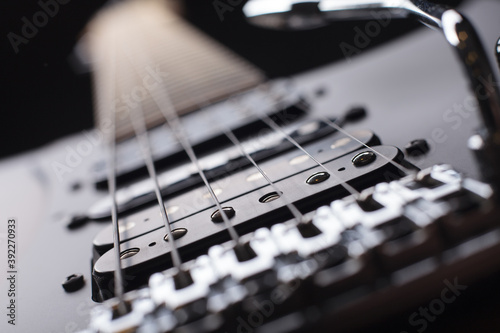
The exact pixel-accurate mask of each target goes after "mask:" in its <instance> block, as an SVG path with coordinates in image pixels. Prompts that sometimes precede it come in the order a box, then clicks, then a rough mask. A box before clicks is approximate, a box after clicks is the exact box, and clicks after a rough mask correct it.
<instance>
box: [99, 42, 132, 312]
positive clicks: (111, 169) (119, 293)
mask: <svg viewBox="0 0 500 333" xmlns="http://www.w3.org/2000/svg"><path fill="white" fill-rule="evenodd" d="M111 49H112V52H111V53H109V54H110V58H111V59H110V60H111V61H110V72H111V74H110V75H109V76H108V78H109V79H110V81H111V82H109V84H107V85H106V86H107V87H109V91H108V93H109V96H113V95H114V94H115V78H116V66H115V58H116V57H115V52H116V50H115V49H114V48H113V47H112V48H111ZM97 95H98V94H97ZM109 96H108V97H109ZM110 102H111V103H110V105H109V107H110V111H111V129H110V134H109V137H108V150H109V153H108V158H109V160H108V168H107V181H108V187H109V195H110V197H111V222H112V225H113V247H114V257H115V266H116V267H115V272H114V278H115V286H114V287H115V288H114V289H115V296H116V297H117V299H118V306H117V310H118V313H119V314H120V315H124V314H125V313H127V307H126V305H125V301H124V299H123V290H124V284H125V281H124V279H123V268H122V264H121V252H120V229H119V226H118V204H117V202H116V113H115V112H116V110H115V109H116V108H115V103H113V102H112V99H110Z"/></svg>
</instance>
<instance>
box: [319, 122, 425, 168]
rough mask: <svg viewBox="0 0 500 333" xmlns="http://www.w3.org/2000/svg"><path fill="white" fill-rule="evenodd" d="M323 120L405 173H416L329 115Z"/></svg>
mask: <svg viewBox="0 0 500 333" xmlns="http://www.w3.org/2000/svg"><path fill="white" fill-rule="evenodd" d="M320 119H321V121H322V122H324V123H325V124H326V125H328V126H330V127H332V128H334V129H335V130H337V131H339V132H340V133H342V134H344V135H345V136H347V137H348V138H350V139H351V140H354V141H356V142H358V143H359V144H361V145H363V146H364V147H366V148H367V149H369V150H370V151H372V152H373V153H375V154H377V155H378V156H380V157H382V158H383V159H384V160H386V161H387V162H388V163H390V164H392V165H393V166H395V167H396V168H398V169H399V170H401V171H403V172H404V173H408V174H410V175H412V174H416V172H415V170H412V169H407V168H405V167H403V166H402V165H401V164H399V163H397V162H395V161H393V160H391V159H390V158H388V157H387V156H385V155H384V154H382V153H380V152H379V151H377V150H376V149H374V148H373V147H370V146H368V145H367V144H366V143H364V142H362V141H361V140H359V139H358V138H356V137H354V136H353V135H352V134H350V133H349V132H347V131H346V130H344V129H343V128H342V127H340V126H339V125H338V124H336V123H335V122H333V121H331V120H330V119H328V118H327V117H320Z"/></svg>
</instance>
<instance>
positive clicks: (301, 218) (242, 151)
mask: <svg viewBox="0 0 500 333" xmlns="http://www.w3.org/2000/svg"><path fill="white" fill-rule="evenodd" d="M196 104H197V105H198V107H199V108H200V109H202V108H203V107H204V106H207V105H210V104H211V103H210V102H209V101H206V100H203V104H200V103H199V102H198V101H196ZM207 117H208V113H206V114H205V119H206V118H207ZM207 122H208V121H207ZM216 126H218V127H219V129H220V130H221V131H222V132H223V133H224V135H226V137H227V138H228V139H229V140H230V141H231V142H232V143H233V145H234V146H235V147H237V148H238V150H239V151H240V154H241V156H243V157H245V158H246V159H247V160H248V161H249V162H250V163H252V165H253V166H254V167H255V168H256V169H257V170H258V171H259V173H260V174H261V175H262V177H264V179H265V180H266V181H267V183H268V184H269V186H271V187H272V188H273V190H274V191H275V192H276V193H278V194H279V193H283V192H282V191H280V189H279V188H278V186H277V185H276V184H275V183H274V182H273V181H272V180H271V179H270V178H269V176H268V175H267V174H266V172H265V171H264V170H263V169H262V168H261V167H260V166H259V165H258V163H257V162H256V161H255V159H254V158H253V157H252V156H251V155H250V154H249V153H248V152H247V151H246V150H245V148H244V147H243V144H242V142H241V141H240V140H239V139H238V138H237V137H236V135H235V134H234V132H233V131H232V130H231V129H230V128H229V127H228V126H227V125H225V124H223V123H222V122H218V123H217V125H216ZM280 197H281V198H282V199H283V201H284V203H285V205H286V206H287V208H288V209H289V210H290V212H291V213H292V215H293V217H294V219H295V220H296V222H297V224H300V223H303V222H304V221H305V218H304V215H303V214H302V213H301V212H300V210H299V209H298V208H297V207H296V206H295V205H294V204H293V203H292V202H291V201H289V200H288V198H287V197H286V194H284V195H281V196H280Z"/></svg>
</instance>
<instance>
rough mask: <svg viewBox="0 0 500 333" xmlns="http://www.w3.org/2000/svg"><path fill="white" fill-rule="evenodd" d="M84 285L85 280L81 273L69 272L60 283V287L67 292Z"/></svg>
mask: <svg viewBox="0 0 500 333" xmlns="http://www.w3.org/2000/svg"><path fill="white" fill-rule="evenodd" d="M84 285H85V280H84V278H83V275H82V274H71V275H70V276H68V277H67V278H66V280H64V282H63V283H62V287H63V288H64V290H65V291H66V292H68V293H72V292H74V291H77V290H80V289H82V287H83V286H84Z"/></svg>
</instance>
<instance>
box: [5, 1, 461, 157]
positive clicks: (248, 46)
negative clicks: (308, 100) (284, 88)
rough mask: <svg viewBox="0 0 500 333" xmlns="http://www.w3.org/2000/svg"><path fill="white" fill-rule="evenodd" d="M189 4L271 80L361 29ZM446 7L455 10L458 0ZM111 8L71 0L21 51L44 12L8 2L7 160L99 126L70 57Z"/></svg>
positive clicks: (84, 77)
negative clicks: (292, 28) (264, 20)
mask: <svg viewBox="0 0 500 333" xmlns="http://www.w3.org/2000/svg"><path fill="white" fill-rule="evenodd" d="M42 1H43V2H46V1H51V0H42ZM52 1H53V0H52ZM270 1H272V0H270ZM184 2H185V5H186V8H187V11H186V18H187V19H188V20H189V21H191V22H193V23H194V24H195V25H197V26H198V27H200V29H202V30H203V31H205V32H206V33H208V34H210V35H212V36H213V37H215V38H216V39H218V40H219V41H221V42H222V43H223V44H226V45H227V46H229V47H231V48H232V49H234V50H235V51H236V52H238V53H240V54H241V55H242V56H244V57H245V58H247V59H249V60H250V61H251V62H253V63H254V64H256V65H257V66H259V67H260V68H262V69H263V70H264V71H265V72H266V73H267V75H268V76H269V77H276V76H286V75H292V74H294V73H298V72H301V71H305V70H307V69H310V68H313V67H316V66H318V65H321V64H326V63H328V62H332V61H334V60H338V59H341V58H342V57H343V55H342V52H341V50H340V48H339V44H340V43H341V42H343V41H345V42H349V43H350V44H352V41H353V38H354V35H355V32H354V30H353V28H354V27H355V26H356V24H359V22H350V23H338V24H333V25H331V26H329V27H326V28H321V29H316V30H314V31H304V32H278V31H268V30H263V29H259V28H256V27H252V26H250V25H248V24H247V23H246V22H245V21H244V20H243V16H242V13H241V8H242V7H243V3H242V4H241V5H239V6H237V7H236V8H235V10H234V11H232V12H226V13H225V15H224V20H223V21H221V20H220V19H219V16H218V15H217V12H216V10H215V8H214V6H213V0H206V1H203V0H184ZM441 2H446V3H448V4H451V5H454V4H456V3H458V2H459V1H458V0H448V1H441ZM104 3H105V1H103V0H85V1H82V0H70V1H69V2H68V3H67V4H64V5H60V8H59V12H58V13H57V14H56V15H55V16H54V17H52V18H50V19H49V20H48V23H47V24H46V25H45V26H43V27H40V28H39V29H38V33H37V34H36V35H35V36H34V37H32V38H30V39H29V41H28V43H27V44H20V45H19V52H18V53H17V54H16V53H15V52H14V50H13V48H12V46H11V44H10V42H9V40H8V38H7V35H8V34H9V33H10V32H13V33H15V34H18V35H21V29H22V26H23V24H24V23H23V22H22V18H23V17H26V18H27V19H28V20H29V21H30V22H32V21H33V15H34V14H35V13H36V12H38V11H40V10H41V7H40V5H39V4H38V1H27V0H3V1H2V4H1V5H0V6H1V8H0V22H1V23H0V24H1V26H0V27H1V31H0V34H1V50H2V52H1V57H2V59H1V61H0V63H1V68H0V73H1V79H0V82H1V89H0V101H1V104H0V105H1V109H2V111H1V118H0V157H4V156H8V155H11V154H14V153H18V152H22V151H25V150H27V149H31V148H36V147H39V146H41V145H43V144H45V143H47V142H50V141H52V140H54V139H56V138H59V137H61V136H64V135H67V134H70V133H75V132H78V131H81V130H83V129H86V128H91V127H92V126H93V117H92V97H91V80H90V76H89V75H88V74H78V73H77V72H76V71H75V70H74V67H73V66H72V65H71V61H70V60H71V53H72V51H73V48H74V45H75V43H76V41H77V40H78V37H79V35H80V34H81V31H82V30H83V29H84V27H85V24H86V22H88V20H89V19H90V18H91V17H92V15H93V14H94V13H95V12H96V11H97V10H98V9H99V8H100V7H101V6H102V5H103V4H104ZM416 26H417V25H416V24H414V23H410V22H408V21H402V20H401V21H399V22H394V23H393V24H391V29H385V30H383V32H382V34H381V35H380V36H378V37H377V38H375V39H373V41H372V43H371V45H370V47H373V46H376V45H378V44H380V43H382V42H384V41H385V40H387V39H390V38H393V37H395V36H397V35H401V34H403V33H404V32H406V31H408V30H409V29H412V28H414V27H416Z"/></svg>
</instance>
